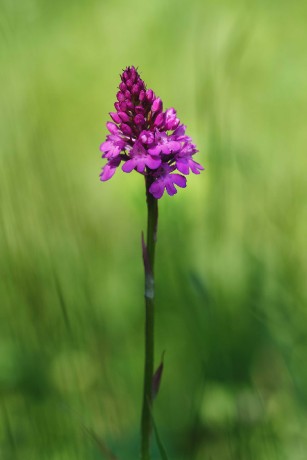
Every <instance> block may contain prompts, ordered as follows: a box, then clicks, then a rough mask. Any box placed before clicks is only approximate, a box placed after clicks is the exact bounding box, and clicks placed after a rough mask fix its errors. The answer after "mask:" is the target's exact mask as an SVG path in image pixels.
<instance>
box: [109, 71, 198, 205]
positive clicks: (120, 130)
mask: <svg viewBox="0 0 307 460" xmlns="http://www.w3.org/2000/svg"><path fill="white" fill-rule="evenodd" d="M116 98H117V101H116V102H115V104H114V107H115V112H111V113H110V117H111V119H112V121H109V122H107V129H108V131H109V133H110V134H109V135H108V136H107V139H106V141H105V142H103V143H102V144H101V146H100V150H101V151H102V152H103V155H102V157H103V158H105V159H106V160H107V163H106V164H105V166H104V167H103V169H102V172H101V175H100V179H101V180H102V181H107V180H109V179H111V177H112V176H113V175H114V174H115V171H116V169H117V168H118V167H119V166H120V165H122V170H123V171H124V172H126V173H130V172H132V171H136V172H138V173H140V174H143V175H144V176H146V177H148V178H149V182H150V186H149V193H150V194H151V195H153V197H154V198H157V199H160V198H161V197H162V196H163V194H164V192H165V190H166V192H167V193H168V194H169V195H175V193H177V189H176V187H175V185H176V186H178V187H181V188H185V187H186V183H187V181H186V178H185V175H188V174H189V173H190V171H192V172H193V173H194V174H199V173H200V171H201V170H202V169H203V167H202V166H201V165H200V164H199V163H197V162H196V161H195V160H194V155H195V153H197V152H198V150H197V149H196V145H195V144H193V142H192V139H191V138H190V137H189V136H187V135H186V134H185V131H186V127H185V126H184V125H183V124H181V122H180V120H179V118H178V117H177V113H176V110H175V109H173V108H170V109H167V110H165V111H163V103H162V101H161V99H160V98H159V97H157V96H156V95H155V93H154V92H153V90H152V89H147V88H146V85H145V83H144V81H143V80H142V79H141V77H140V75H139V73H138V72H137V70H136V69H135V67H127V68H126V70H125V71H124V72H123V73H122V75H121V83H120V85H119V91H118V93H117V95H116ZM176 170H177V171H178V172H179V173H180V174H178V173H176V172H175V171H176Z"/></svg>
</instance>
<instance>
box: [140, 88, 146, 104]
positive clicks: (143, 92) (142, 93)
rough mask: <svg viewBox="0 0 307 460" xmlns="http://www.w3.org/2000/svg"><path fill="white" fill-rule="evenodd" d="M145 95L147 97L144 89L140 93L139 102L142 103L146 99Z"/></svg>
mask: <svg viewBox="0 0 307 460" xmlns="http://www.w3.org/2000/svg"><path fill="white" fill-rule="evenodd" d="M145 95H146V93H145V91H144V90H143V89H142V90H141V91H140V94H139V100H140V102H142V101H143V100H144V99H145Z"/></svg>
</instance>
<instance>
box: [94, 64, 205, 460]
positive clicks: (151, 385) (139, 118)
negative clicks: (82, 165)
mask: <svg viewBox="0 0 307 460" xmlns="http://www.w3.org/2000/svg"><path fill="white" fill-rule="evenodd" d="M120 78H121V82H120V84H119V88H118V89H119V91H118V92H117V94H116V99H117V100H116V102H115V104H114V107H115V111H114V112H111V113H110V117H111V119H112V121H108V122H107V124H106V126H107V129H108V131H109V134H108V135H107V138H106V140H105V142H103V143H102V144H101V146H100V150H101V152H102V153H103V154H102V158H103V159H105V160H106V164H105V165H104V166H103V168H102V172H101V174H100V180H101V181H107V180H109V179H111V178H112V177H113V175H114V174H115V172H116V170H117V169H118V168H119V167H120V166H121V169H122V170H123V171H124V172H125V173H131V172H132V171H136V172H137V173H139V174H142V175H143V176H144V178H145V188H146V197H147V238H146V242H145V240H144V237H143V234H142V249H143V262H144V272H145V366H144V386H143V403H142V418H141V459H142V460H150V458H151V455H150V438H151V431H152V403H153V399H154V397H155V396H156V394H157V391H158V388H159V386H160V380H161V376H162V369H163V365H162V364H160V366H159V367H158V369H157V371H156V372H154V294H155V291H154V261H155V247H156V241H157V226H158V200H159V199H160V198H162V196H163V195H164V193H165V191H166V193H167V194H168V195H170V196H173V195H175V194H176V193H177V188H176V187H180V188H185V187H186V185H187V179H186V177H185V176H187V175H189V174H190V172H191V171H192V173H194V174H199V173H200V171H202V170H203V169H204V168H203V167H202V166H201V165H200V164H199V163H197V162H196V161H195V160H194V155H195V154H196V153H197V152H198V150H197V148H196V145H195V144H194V143H193V142H192V139H191V138H190V137H189V136H187V135H186V126H185V125H183V124H182V123H181V122H180V120H179V118H178V117H177V112H176V110H175V109H174V108H169V109H166V110H163V103H162V101H161V99H160V98H159V97H157V96H156V95H155V93H154V92H153V90H152V89H149V88H147V87H146V85H145V83H144V81H143V80H142V79H141V77H140V75H139V73H138V71H137V69H136V68H135V67H127V68H126V69H125V70H124V71H123V73H122V74H121V77H120Z"/></svg>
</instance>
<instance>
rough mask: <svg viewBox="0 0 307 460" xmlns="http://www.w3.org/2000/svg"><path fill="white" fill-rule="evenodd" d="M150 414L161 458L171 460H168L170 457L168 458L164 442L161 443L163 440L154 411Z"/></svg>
mask: <svg viewBox="0 0 307 460" xmlns="http://www.w3.org/2000/svg"><path fill="white" fill-rule="evenodd" d="M150 413H151V420H152V426H153V429H154V432H155V437H156V441H157V446H158V449H159V452H160V455H161V458H162V460H169V459H168V456H167V453H166V450H165V447H164V446H163V444H162V441H161V438H160V436H159V433H158V428H157V425H156V422H155V420H154V417H153V414H152V411H151V412H150Z"/></svg>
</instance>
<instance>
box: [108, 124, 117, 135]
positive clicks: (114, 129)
mask: <svg viewBox="0 0 307 460" xmlns="http://www.w3.org/2000/svg"><path fill="white" fill-rule="evenodd" d="M107 129H108V130H109V131H110V133H111V134H116V133H117V131H118V127H117V126H116V125H115V124H114V123H112V122H111V121H108V122H107Z"/></svg>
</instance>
